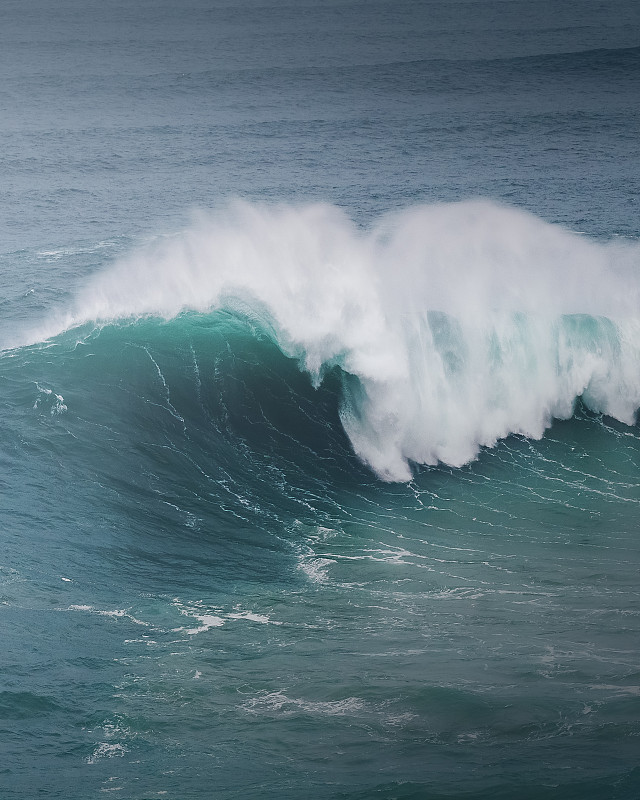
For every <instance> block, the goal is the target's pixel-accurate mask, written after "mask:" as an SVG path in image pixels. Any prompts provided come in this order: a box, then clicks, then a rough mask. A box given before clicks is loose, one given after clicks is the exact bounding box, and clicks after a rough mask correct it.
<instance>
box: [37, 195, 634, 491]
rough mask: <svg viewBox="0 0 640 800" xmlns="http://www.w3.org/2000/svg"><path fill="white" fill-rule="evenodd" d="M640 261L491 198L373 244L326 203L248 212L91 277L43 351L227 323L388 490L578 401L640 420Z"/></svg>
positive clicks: (439, 213) (244, 208)
mask: <svg viewBox="0 0 640 800" xmlns="http://www.w3.org/2000/svg"><path fill="white" fill-rule="evenodd" d="M639 262H640V246H638V244H637V243H633V242H620V241H616V242H608V243H602V242H595V241H591V240H588V239H587V238H585V237H583V236H580V235H578V234H575V233H571V232H569V231H566V230H564V229H562V228H560V227H558V226H555V225H550V224H548V223H546V222H544V221H542V220H540V219H538V218H536V217H534V216H532V215H530V214H527V213H524V212H522V211H518V210H515V209H511V208H505V207H502V206H498V205H495V204H493V203H490V202H486V201H473V202H466V203H459V204H451V205H434V206H421V207H417V208H413V209H408V210H405V211H404V212H401V213H398V214H394V215H390V216H387V217H384V218H383V219H381V220H380V221H379V222H378V224H376V225H375V226H373V227H372V228H371V229H369V230H361V229H359V228H357V227H356V226H355V225H354V223H353V222H352V221H351V220H350V219H349V218H348V217H347V216H346V215H345V214H344V213H343V212H341V211H340V210H338V209H336V208H334V207H331V206H329V205H325V204H315V205H309V206H304V207H290V206H275V207H262V206H256V205H250V204H243V203H238V204H236V205H234V206H233V207H232V208H230V209H229V210H228V211H227V212H226V213H224V214H219V215H205V214H202V215H201V216H200V217H199V218H198V219H197V220H196V221H195V223H194V225H193V227H192V228H190V229H189V230H187V231H185V232H183V233H182V234H180V235H178V236H174V237H166V238H164V239H161V240H158V241H157V242H156V243H155V244H154V245H153V246H151V247H149V248H146V249H144V250H141V251H139V252H138V253H135V254H133V255H131V256H130V257H128V258H126V259H124V260H122V261H120V262H118V263H116V264H114V265H113V266H112V267H111V268H109V269H107V270H106V271H104V272H102V273H100V274H98V275H96V276H94V277H93V278H92V279H91V280H90V281H89V283H88V284H87V285H86V286H85V287H84V289H83V290H82V291H81V292H79V293H78V295H77V297H76V301H75V303H74V305H73V307H72V308H71V309H70V310H68V311H67V312H66V313H65V314H63V315H61V316H59V317H58V318H56V319H52V320H50V321H49V324H48V326H47V327H46V329H44V330H41V331H36V332H34V333H33V338H34V339H38V338H40V339H41V338H46V337H49V336H51V335H55V334H57V333H59V332H61V331H62V330H65V329H67V328H70V327H74V326H78V325H83V324H86V323H88V322H93V323H98V324H105V323H109V322H113V321H117V320H126V319H136V318H140V317H144V316H157V317H161V318H164V319H170V318H173V317H176V316H178V315H179V314H181V313H183V312H186V311H199V312H209V311H214V310H219V309H225V310H229V311H232V312H235V313H237V314H240V315H241V316H243V317H244V318H245V319H246V320H247V321H248V322H249V324H251V325H253V326H255V327H257V328H259V329H260V330H261V331H267V332H268V333H269V335H270V336H271V337H272V338H273V339H274V341H275V342H276V343H277V344H278V346H279V347H280V348H281V350H282V351H283V352H284V353H285V354H286V355H288V356H291V357H295V358H296V359H298V361H299V364H300V367H301V369H303V370H305V371H307V372H308V373H309V374H310V376H311V379H312V380H313V381H314V383H315V384H316V385H317V384H319V383H320V381H322V379H323V376H324V375H325V373H326V372H327V370H329V369H332V368H334V367H339V368H340V369H341V370H342V373H343V399H342V406H341V419H342V422H343V425H344V428H345V430H346V432H347V434H348V435H349V438H350V440H351V442H352V445H353V447H354V449H355V451H356V453H357V454H358V455H359V457H360V458H361V459H362V460H363V461H365V462H366V463H367V464H368V465H369V466H370V467H372V468H373V469H374V470H375V472H376V473H377V474H378V475H379V476H380V477H381V478H383V479H385V480H408V479H410V477H411V470H410V466H409V465H410V462H415V463H422V464H435V463H437V462H444V463H446V464H450V465H453V466H460V465H462V464H464V463H467V462H468V461H470V460H472V459H473V458H475V457H476V455H477V454H478V451H479V449H480V448H481V447H484V446H492V445H493V444H495V442H496V441H497V440H498V439H500V438H503V437H505V436H507V435H509V434H510V433H518V434H523V435H526V436H529V437H534V438H538V437H540V436H542V434H543V433H544V430H545V429H546V428H547V427H548V426H549V425H550V423H551V421H552V419H553V418H566V417H568V416H570V415H571V414H572V413H573V407H574V404H575V402H576V399H577V398H578V397H581V398H582V399H583V401H584V402H585V404H586V405H587V406H588V407H589V408H591V409H592V410H594V411H597V412H602V413H606V414H610V415H611V416H614V417H616V418H617V419H619V420H621V421H623V422H626V423H628V424H631V423H633V422H634V419H635V412H636V409H637V408H638V406H639V405H640V369H638V367H639V366H640V315H639V313H638V312H639V309H640V303H639V299H640V292H639V290H640V277H639V270H638V264H639Z"/></svg>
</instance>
